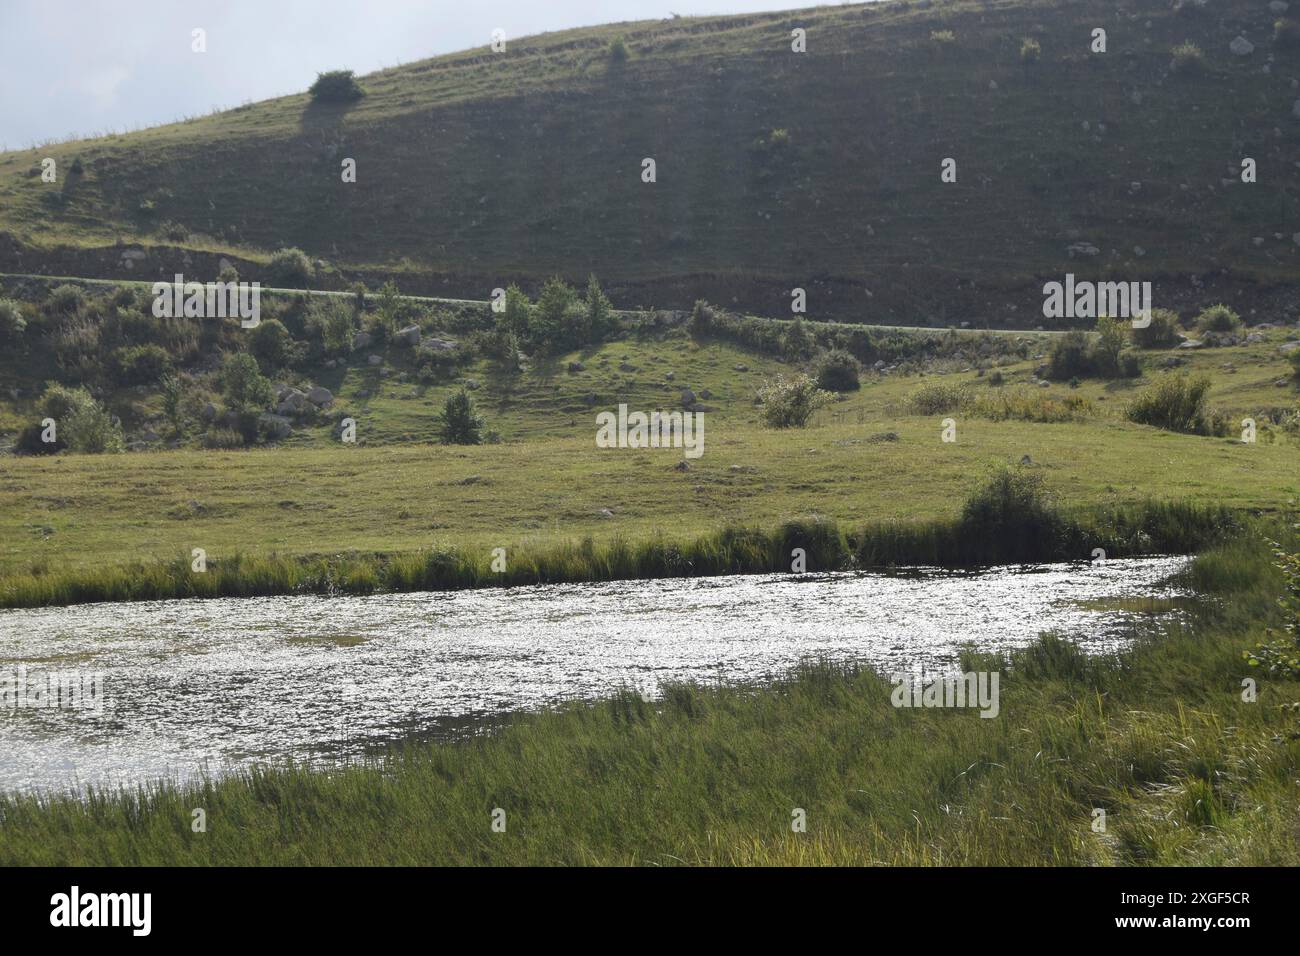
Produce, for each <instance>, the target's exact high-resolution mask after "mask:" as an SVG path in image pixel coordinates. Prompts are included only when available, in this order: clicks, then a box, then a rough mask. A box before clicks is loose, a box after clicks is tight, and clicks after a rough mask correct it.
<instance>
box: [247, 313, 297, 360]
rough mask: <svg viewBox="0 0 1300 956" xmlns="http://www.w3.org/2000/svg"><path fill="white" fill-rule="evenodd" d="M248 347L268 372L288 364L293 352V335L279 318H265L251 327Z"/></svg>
mask: <svg viewBox="0 0 1300 956" xmlns="http://www.w3.org/2000/svg"><path fill="white" fill-rule="evenodd" d="M249 349H250V351H252V353H253V355H254V357H256V359H257V361H258V362H259V363H260V364H261V366H262V368H263V369H264V370H266V371H267V372H270V371H272V370H274V369H277V368H283V367H284V366H285V365H287V364H288V362H289V357H290V355H292V353H293V337H292V336H290V335H289V330H288V329H286V328H285V327H284V323H283V322H281V321H280V320H279V319H266V320H264V321H262V322H259V323H258V324H257V327H256V328H255V329H253V334H252V336H250V338H249Z"/></svg>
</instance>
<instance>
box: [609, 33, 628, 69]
mask: <svg viewBox="0 0 1300 956" xmlns="http://www.w3.org/2000/svg"><path fill="white" fill-rule="evenodd" d="M627 57H628V52H627V41H626V40H624V39H623V38H622V37H621V36H620V37H614V39H613V40H611V41H610V44H609V58H610V60H612V61H613V62H615V63H626V62H627Z"/></svg>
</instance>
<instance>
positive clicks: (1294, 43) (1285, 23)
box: [1273, 20, 1300, 50]
mask: <svg viewBox="0 0 1300 956" xmlns="http://www.w3.org/2000/svg"><path fill="white" fill-rule="evenodd" d="M1273 45H1274V46H1276V47H1277V48H1278V49H1280V50H1300V23H1296V22H1295V21H1294V20H1278V21H1277V22H1276V23H1274V24H1273Z"/></svg>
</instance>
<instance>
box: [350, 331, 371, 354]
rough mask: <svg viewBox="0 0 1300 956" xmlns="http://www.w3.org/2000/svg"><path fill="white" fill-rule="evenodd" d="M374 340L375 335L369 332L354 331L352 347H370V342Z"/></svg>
mask: <svg viewBox="0 0 1300 956" xmlns="http://www.w3.org/2000/svg"><path fill="white" fill-rule="evenodd" d="M374 340H375V339H374V336H372V335H371V334H370V333H369V332H354V333H353V335H352V348H353V349H354V350H355V349H365V348H369V347H370V343H371V342H373V341H374Z"/></svg>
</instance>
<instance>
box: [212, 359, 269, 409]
mask: <svg viewBox="0 0 1300 956" xmlns="http://www.w3.org/2000/svg"><path fill="white" fill-rule="evenodd" d="M221 390H222V393H223V394H224V395H225V396H226V403H227V404H228V405H229V406H230V407H231V408H232V409H234V410H235V411H241V412H242V411H245V410H250V411H261V410H262V409H264V408H266V407H267V406H268V405H270V404H271V399H272V397H273V393H272V391H271V383H270V381H268V380H267V379H266V377H265V376H264V375H262V372H261V370H259V369H258V367H257V360H256V359H254V358H253V356H251V355H249V354H248V353H247V352H234V353H232V354H230V355H227V356H226V360H225V362H223V363H222V366H221Z"/></svg>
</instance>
